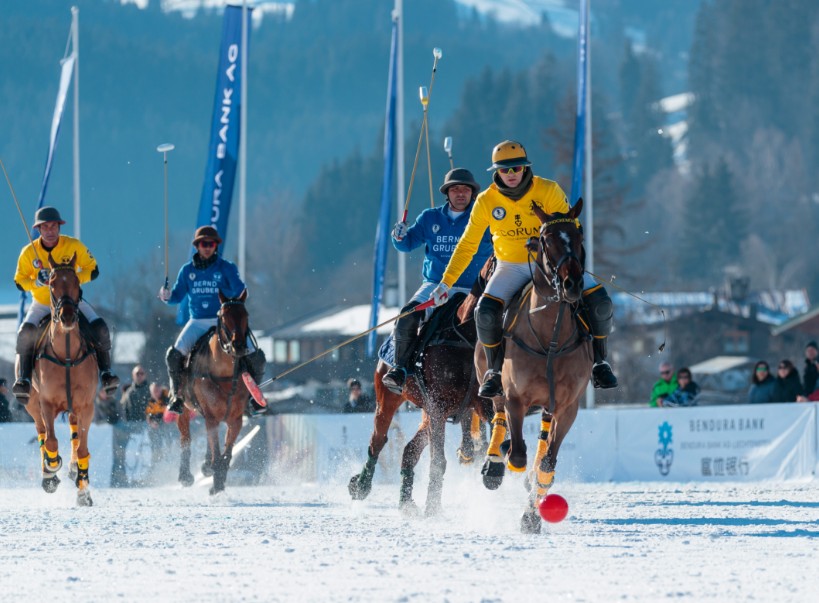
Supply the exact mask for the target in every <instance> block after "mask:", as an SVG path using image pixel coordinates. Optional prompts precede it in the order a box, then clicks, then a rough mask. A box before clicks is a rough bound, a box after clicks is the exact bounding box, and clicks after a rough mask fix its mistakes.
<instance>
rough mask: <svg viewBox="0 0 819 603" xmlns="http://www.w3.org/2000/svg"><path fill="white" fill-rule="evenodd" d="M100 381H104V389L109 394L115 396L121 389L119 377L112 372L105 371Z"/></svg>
mask: <svg viewBox="0 0 819 603" xmlns="http://www.w3.org/2000/svg"><path fill="white" fill-rule="evenodd" d="M100 381H102V389H104V390H105V392H106V393H108V394H113V393H114V392H115V391H117V388H118V387H119V377H117V376H116V375H115V374H114V373H112V372H111V371H103V372H102V373H101V374H100Z"/></svg>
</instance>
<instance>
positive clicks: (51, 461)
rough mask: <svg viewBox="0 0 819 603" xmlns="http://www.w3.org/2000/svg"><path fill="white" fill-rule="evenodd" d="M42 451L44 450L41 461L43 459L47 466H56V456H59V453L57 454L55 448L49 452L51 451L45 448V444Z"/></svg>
mask: <svg viewBox="0 0 819 603" xmlns="http://www.w3.org/2000/svg"><path fill="white" fill-rule="evenodd" d="M43 451H44V452H45V455H44V456H43V461H44V462H45V463H46V464H47V465H48V466H49V467H56V466H57V463H58V461H57V457H58V456H59V455H58V454H57V450H55V451H54V452H51V451H50V450H49V449H48V448H46V447H45V446H43Z"/></svg>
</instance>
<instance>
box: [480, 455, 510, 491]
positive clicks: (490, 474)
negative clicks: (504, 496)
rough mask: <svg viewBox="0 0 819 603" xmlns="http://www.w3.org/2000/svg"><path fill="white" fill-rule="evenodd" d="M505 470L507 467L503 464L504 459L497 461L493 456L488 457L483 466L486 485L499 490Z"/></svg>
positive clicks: (490, 488) (488, 487) (482, 470)
mask: <svg viewBox="0 0 819 603" xmlns="http://www.w3.org/2000/svg"><path fill="white" fill-rule="evenodd" d="M505 471H506V468H505V467H504V466H503V462H502V461H500V460H497V461H495V460H492V459H491V458H488V459H486V461H485V462H484V464H483V467H482V468H481V474H482V475H483V485H484V486H486V488H487V489H488V490H497V489H498V488H500V485H501V483H502V482H503V474H504V472H505Z"/></svg>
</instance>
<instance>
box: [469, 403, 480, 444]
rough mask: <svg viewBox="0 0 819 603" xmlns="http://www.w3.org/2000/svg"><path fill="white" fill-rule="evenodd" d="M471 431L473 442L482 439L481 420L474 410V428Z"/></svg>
mask: <svg viewBox="0 0 819 603" xmlns="http://www.w3.org/2000/svg"><path fill="white" fill-rule="evenodd" d="M469 431H470V433H471V435H472V439H473V440H479V439H480V438H481V418H480V417H479V416H478V413H476V412H475V411H474V410H473V411H472V427H471V428H470V430H469Z"/></svg>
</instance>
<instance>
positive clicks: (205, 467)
mask: <svg viewBox="0 0 819 603" xmlns="http://www.w3.org/2000/svg"><path fill="white" fill-rule="evenodd" d="M202 475H204V476H205V477H210V476H211V475H213V466H212V465H211V464H210V463H209V462H207V461H205V462H204V463H202Z"/></svg>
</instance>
